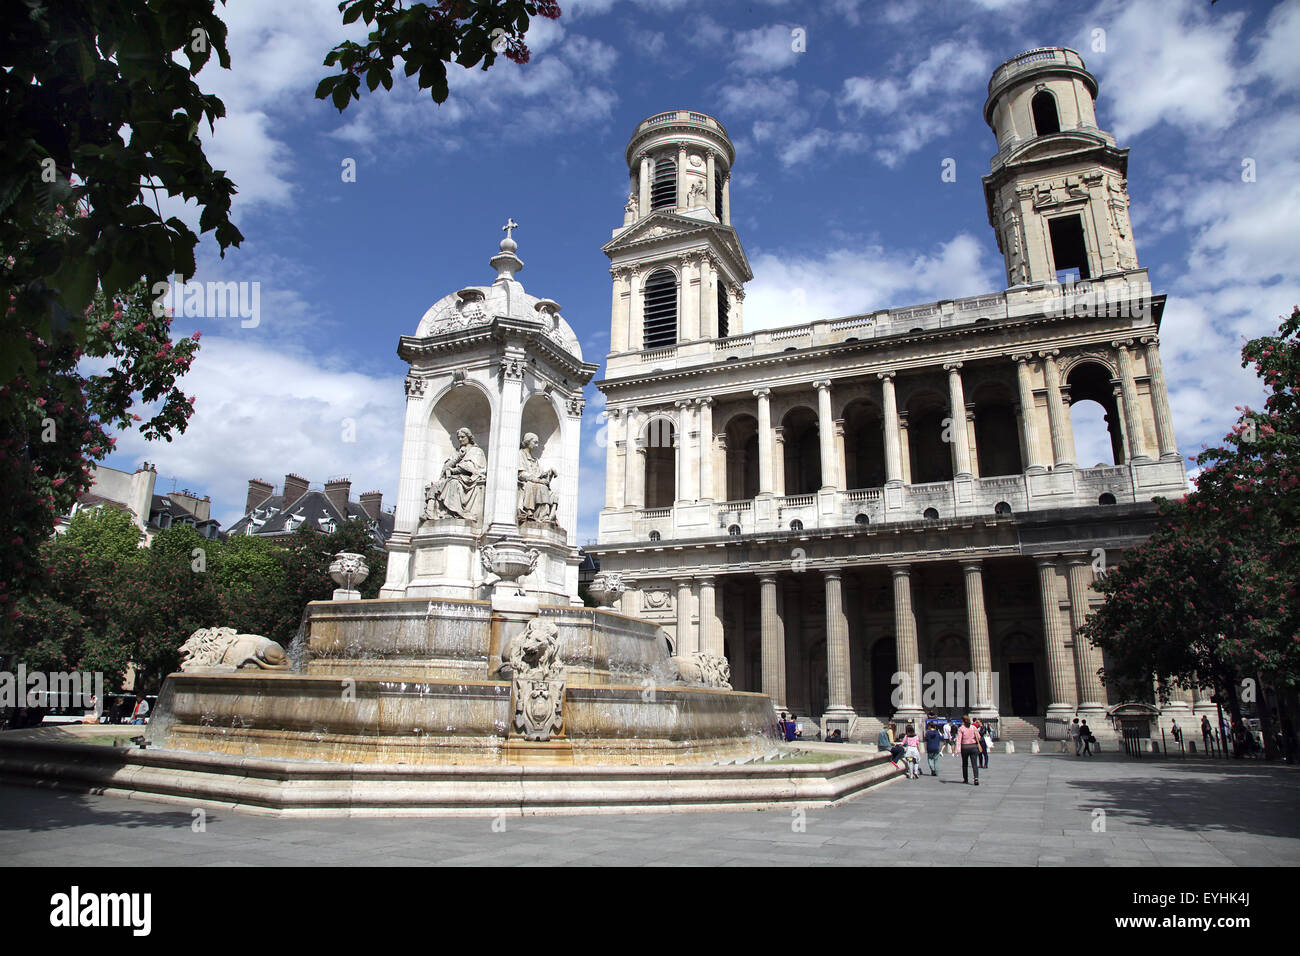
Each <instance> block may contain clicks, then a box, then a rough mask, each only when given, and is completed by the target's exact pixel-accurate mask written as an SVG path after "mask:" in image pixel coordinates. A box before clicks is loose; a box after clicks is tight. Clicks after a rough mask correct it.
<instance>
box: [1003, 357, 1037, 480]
mask: <svg viewBox="0 0 1300 956" xmlns="http://www.w3.org/2000/svg"><path fill="white" fill-rule="evenodd" d="M1032 357H1033V356H1032V355H1030V354H1028V353H1021V354H1020V355H1013V356H1011V358H1012V360H1013V361H1014V362H1015V363H1016V377H1017V379H1018V381H1019V384H1020V428H1021V434H1022V436H1023V438H1022V441H1023V442H1024V445H1025V470H1026V471H1031V472H1040V471H1043V470H1044V468H1045V466H1044V464H1043V453H1042V451H1041V449H1040V448H1039V447H1038V421H1037V419H1038V405H1037V403H1036V402H1035V401H1034V385H1033V382H1032V381H1031V379H1030V377H1029V360H1030V359H1031V358H1032Z"/></svg>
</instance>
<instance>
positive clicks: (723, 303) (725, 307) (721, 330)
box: [718, 282, 731, 339]
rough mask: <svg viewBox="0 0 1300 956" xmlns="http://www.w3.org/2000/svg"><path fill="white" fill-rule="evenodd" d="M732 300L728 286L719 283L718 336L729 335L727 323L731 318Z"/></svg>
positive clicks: (724, 336)
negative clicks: (728, 293)
mask: <svg viewBox="0 0 1300 956" xmlns="http://www.w3.org/2000/svg"><path fill="white" fill-rule="evenodd" d="M730 312H731V300H730V299H729V298H727V287H726V286H724V285H723V284H722V283H721V282H719V283H718V338H720V339H725V338H726V337H727V325H728V321H729V319H730Z"/></svg>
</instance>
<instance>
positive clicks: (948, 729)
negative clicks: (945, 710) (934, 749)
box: [939, 719, 953, 754]
mask: <svg viewBox="0 0 1300 956" xmlns="http://www.w3.org/2000/svg"><path fill="white" fill-rule="evenodd" d="M940 736H941V738H942V744H941V746H940V747H939V753H941V754H943V753H949V754H950V753H953V749H952V725H951V724H949V723H948V721H947V720H946V719H945V720H944V722H943V728H942V730H941V733H940Z"/></svg>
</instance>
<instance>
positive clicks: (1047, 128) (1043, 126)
mask: <svg viewBox="0 0 1300 956" xmlns="http://www.w3.org/2000/svg"><path fill="white" fill-rule="evenodd" d="M1029 109H1030V111H1031V112H1032V113H1033V114H1034V132H1035V133H1037V134H1038V135H1039V136H1046V135H1047V134H1048V133H1059V132H1060V131H1061V116H1060V114H1059V113H1057V111H1056V97H1055V96H1053V95H1052V94H1051V93H1049V92H1047V90H1041V91H1040V92H1038V93H1035V94H1034V98H1033V99H1032V100H1031V101H1030V103H1029Z"/></svg>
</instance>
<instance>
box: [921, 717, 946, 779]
mask: <svg viewBox="0 0 1300 956" xmlns="http://www.w3.org/2000/svg"><path fill="white" fill-rule="evenodd" d="M944 726H945V727H946V726H947V724H945V725H944ZM941 753H943V734H941V733H939V729H938V728H937V727H935V726H934V725H933V724H931V725H930V727H929V728H928V729H927V730H926V732H925V759H926V760H927V761H929V764H930V776H932V777H937V776H939V755H940V754H941Z"/></svg>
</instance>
